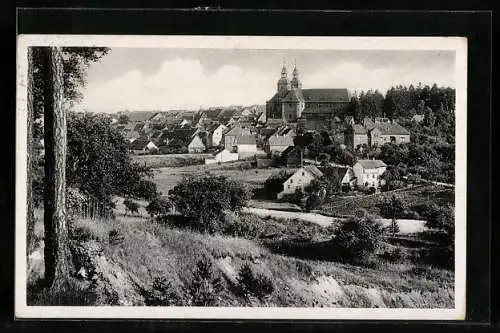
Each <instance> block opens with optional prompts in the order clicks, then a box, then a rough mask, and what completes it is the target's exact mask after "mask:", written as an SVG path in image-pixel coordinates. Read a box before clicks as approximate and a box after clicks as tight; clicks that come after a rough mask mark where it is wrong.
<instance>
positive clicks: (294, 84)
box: [291, 62, 302, 89]
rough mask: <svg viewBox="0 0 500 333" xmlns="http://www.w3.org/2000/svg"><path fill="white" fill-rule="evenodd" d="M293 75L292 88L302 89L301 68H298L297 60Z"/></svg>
mask: <svg viewBox="0 0 500 333" xmlns="http://www.w3.org/2000/svg"><path fill="white" fill-rule="evenodd" d="M292 75H293V78H292V82H291V86H292V88H296V89H302V82H300V78H299V70H298V69H297V62H295V66H294V68H293V73H292Z"/></svg>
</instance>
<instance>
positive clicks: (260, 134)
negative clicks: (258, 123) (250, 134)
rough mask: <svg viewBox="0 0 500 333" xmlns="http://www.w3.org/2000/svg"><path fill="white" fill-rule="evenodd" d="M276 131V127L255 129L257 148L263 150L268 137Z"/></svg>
mask: <svg viewBox="0 0 500 333" xmlns="http://www.w3.org/2000/svg"><path fill="white" fill-rule="evenodd" d="M277 130H278V129H277V128H276V127H259V128H258V129H257V147H260V148H263V147H264V145H265V143H266V142H267V140H268V139H269V137H270V136H271V135H273V134H274V133H276V132H277Z"/></svg>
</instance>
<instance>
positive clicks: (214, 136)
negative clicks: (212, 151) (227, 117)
mask: <svg viewBox="0 0 500 333" xmlns="http://www.w3.org/2000/svg"><path fill="white" fill-rule="evenodd" d="M227 130H228V128H227V126H225V125H224V124H215V125H213V126H212V127H211V128H210V129H209V130H208V132H209V137H210V140H209V141H210V144H211V145H212V146H218V145H220V144H221V143H222V137H223V136H224V133H225V132H226V131H227Z"/></svg>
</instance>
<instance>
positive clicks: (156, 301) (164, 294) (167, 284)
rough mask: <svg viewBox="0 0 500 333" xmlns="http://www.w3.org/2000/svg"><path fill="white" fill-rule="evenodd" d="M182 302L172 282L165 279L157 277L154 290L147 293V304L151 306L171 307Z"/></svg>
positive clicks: (154, 281)
mask: <svg viewBox="0 0 500 333" xmlns="http://www.w3.org/2000/svg"><path fill="white" fill-rule="evenodd" d="M180 300H181V299H180V297H179V294H178V293H177V290H176V289H175V288H174V287H173V285H172V282H171V281H167V279H166V278H165V277H156V278H155V279H154V280H153V286H152V288H151V289H150V290H148V291H147V294H146V302H145V303H146V305H150V306H169V305H179V301H180Z"/></svg>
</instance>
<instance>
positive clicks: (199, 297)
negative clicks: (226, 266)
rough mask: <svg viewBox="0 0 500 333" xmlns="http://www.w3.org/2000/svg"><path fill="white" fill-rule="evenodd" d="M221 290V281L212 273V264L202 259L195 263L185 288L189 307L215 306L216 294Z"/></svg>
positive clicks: (206, 259) (204, 258)
mask: <svg viewBox="0 0 500 333" xmlns="http://www.w3.org/2000/svg"><path fill="white" fill-rule="evenodd" d="M222 289H223V284H222V279H221V278H220V277H219V276H216V274H215V272H214V271H213V267H212V262H211V261H210V259H209V258H207V257H203V258H202V259H200V260H199V261H198V262H197V263H196V268H195V270H194V271H193V276H192V279H191V281H190V282H189V284H188V285H187V287H186V291H187V294H188V296H189V301H188V303H189V305H193V306H215V305H217V302H218V297H217V294H218V293H219V292H221V291H222Z"/></svg>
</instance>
